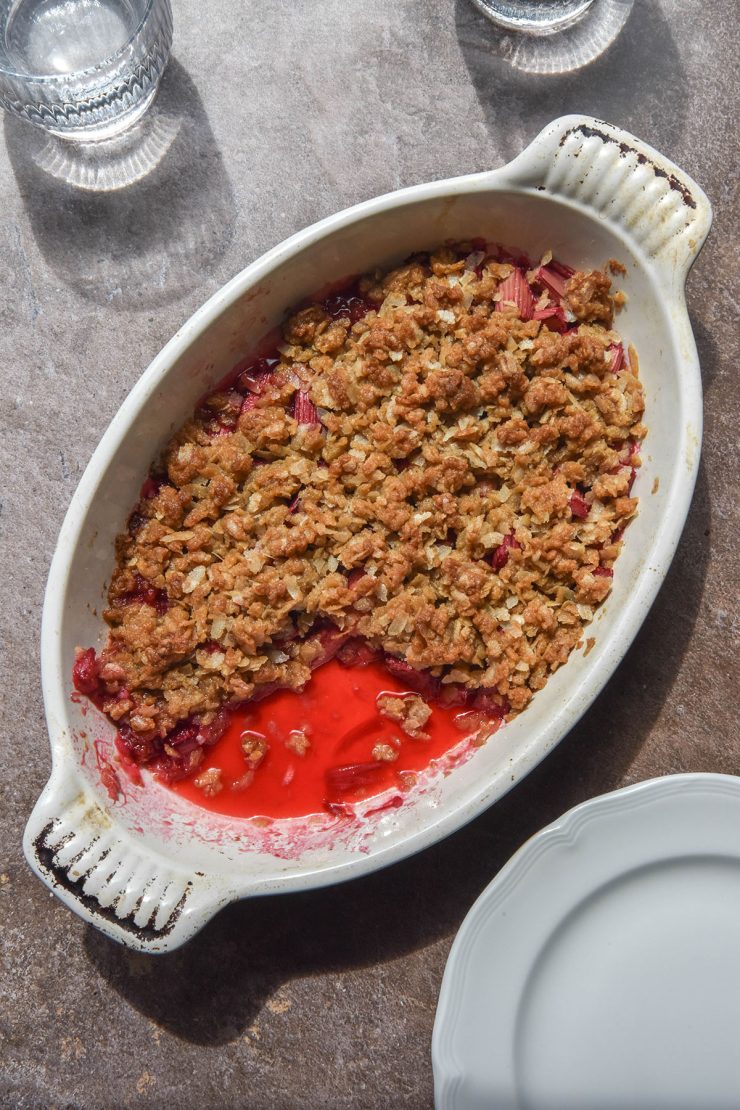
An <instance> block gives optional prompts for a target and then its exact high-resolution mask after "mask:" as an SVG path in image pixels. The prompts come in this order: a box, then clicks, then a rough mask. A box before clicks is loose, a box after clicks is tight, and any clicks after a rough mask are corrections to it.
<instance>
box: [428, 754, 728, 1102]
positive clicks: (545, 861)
mask: <svg viewBox="0 0 740 1110" xmlns="http://www.w3.org/2000/svg"><path fill="white" fill-rule="evenodd" d="M739 829H740V779H738V778H734V777H731V776H729V775H701V774H697V775H671V776H668V777H667V778H662V779H653V780H651V781H649V782H644V783H639V784H638V785H637V786H630V787H627V788H626V789H624V790H618V791H616V792H615V793H613V794H606V795H604V796H603V797H600V798H594V799H592V800H591V801H588V802H585V803H584V804H583V805H580V806H577V807H576V808H575V809H573V810H571V811H570V812H569V813H567V814H566V815H565V816H564V817H561V818H560V820H558V821H556V822H555V823H554V824H552V825H549V826H548V828H546V829H544V830H543V831H542V832H540V833H538V834H537V835H536V836H535V837H533V838H532V839H531V840H529V841H528V842H527V843H526V844H525V845H524V847H522V848H521V849H520V850H519V851H518V852H517V853H516V855H515V856H513V857H512V859H511V860H510V861H509V863H508V864H507V865H506V866H505V867H504V868H503V869H502V870H501V871H500V872H499V874H498V875H497V876H496V878H495V879H494V880H493V882H492V883H491V884H490V886H488V887H487V888H486V889H485V891H484V892H483V894H482V895H481V896H480V898H479V899H478V901H477V902H476V903H475V905H474V906H473V908H472V909H471V911H470V913H469V914H468V916H467V917H466V919H465V921H464V922H463V925H462V927H461V929H460V932H459V933H458V935H457V938H456V939H455V942H454V944H453V946H452V950H451V952H450V956H449V960H448V962H447V968H446V970H445V975H444V980H443V983H442V991H441V995H440V1000H439V1007H438V1010H437V1019H436V1023H435V1027H434V1038H433V1045H432V1056H433V1062H434V1080H435V1096H436V1106H437V1110H483V1108H484V1107H485V1108H486V1110H626V1108H627V1107H629V1108H631V1110H737V1107H738V1106H740V1052H739V1051H738V1043H737V1037H738V1029H740V836H738V830H739Z"/></svg>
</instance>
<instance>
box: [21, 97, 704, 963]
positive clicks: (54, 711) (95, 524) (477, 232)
mask: <svg viewBox="0 0 740 1110" xmlns="http://www.w3.org/2000/svg"><path fill="white" fill-rule="evenodd" d="M710 222H711V209H710V206H709V202H708V200H707V198H706V196H705V195H704V193H703V192H702V191H701V189H700V188H699V187H698V186H697V185H696V184H695V183H694V182H693V181H692V180H691V179H690V178H688V177H687V176H686V175H685V174H684V173H682V172H681V170H679V169H678V168H677V167H676V166H674V165H672V164H671V163H670V162H669V161H668V160H667V159H666V158H664V157H663V156H662V155H660V154H658V153H657V152H656V151H654V150H652V149H651V148H650V147H648V146H646V145H645V144H644V143H641V142H640V141H638V140H637V139H635V138H633V137H632V136H631V135H629V134H626V133H625V132H623V131H621V130H619V129H618V128H616V127H612V126H610V125H608V124H605V123H602V122H600V121H598V120H595V119H591V118H589V117H584V116H567V117H565V118H563V119H559V120H556V121H555V122H554V123H552V124H551V125H550V126H549V127H547V128H546V129H545V130H544V131H543V132H542V133H541V134H540V135H538V136H537V138H536V139H535V140H534V142H533V143H532V144H531V145H530V146H529V147H528V148H527V150H525V151H524V153H523V154H521V155H520V156H519V157H518V158H516V159H515V160H514V161H513V162H511V163H509V165H507V166H503V167H502V168H501V169H497V170H493V171H491V172H487V173H479V174H473V175H471V176H468V177H460V178H456V179H453V180H450V181H439V182H434V183H432V184H428V185H418V186H414V187H412V188H409V189H403V190H401V191H399V192H396V193H392V194H390V195H388V196H384V197H379V198H377V199H376V200H371V201H368V202H366V203H364V204H360V205H357V206H356V207H354V208H350V209H348V210H347V211H345V212H341V213H339V214H338V215H336V216H332V217H330V218H329V219H326V220H323V221H321V222H320V223H318V224H315V225H314V226H313V227H309V228H307V229H306V230H305V231H301V232H299V233H298V234H297V235H294V236H293V237H292V238H291V239H288V240H287V241H286V242H284V243H282V244H281V245H280V246H278V247H275V248H274V250H271V251H269V252H268V253H267V254H265V255H264V256H263V257H262V258H260V259H258V260H257V261H256V262H254V263H252V264H251V265H250V266H248V267H247V268H246V269H245V270H243V271H242V273H240V274H239V275H238V276H237V277H235V278H234V279H233V280H232V281H231V282H229V284H228V285H226V286H225V287H224V288H223V289H221V290H220V292H218V293H216V294H215V296H213V297H212V298H211V299H210V300H209V301H208V303H207V304H206V305H204V306H203V307H202V308H201V309H199V310H198V311H197V312H196V313H195V315H194V316H193V317H192V318H191V319H190V320H189V321H188V322H187V323H186V324H185V325H184V326H183V327H182V328H181V329H180V331H179V332H178V333H177V334H176V335H175V336H174V338H173V339H172V340H171V341H170V342H169V343H168V344H167V346H166V347H165V348H164V350H163V351H162V353H161V354H160V355H158V356H157V358H155V360H154V362H153V363H152V364H151V366H150V367H149V369H148V370H147V371H146V373H145V374H144V375H143V377H142V378H141V380H140V381H139V382H138V384H137V385H136V387H135V388H134V389H133V390H132V392H131V394H130V395H129V397H128V398H127V400H126V401H125V403H124V404H123V405H122V407H121V409H120V411H119V412H118V414H117V415H116V417H115V418H114V420H113V421H112V423H111V425H110V427H109V429H108V431H107V432H106V434H105V436H104V437H103V439H102V441H101V443H100V445H99V447H98V448H97V450H96V452H95V454H94V455H93V457H92V460H91V462H90V465H89V466H88V468H87V470H86V471H85V474H84V476H83V478H82V481H81V482H80V485H79V487H78V489H77V492H76V493H75V496H74V498H73V500H72V504H71V505H70V508H69V512H68V513H67V516H66V519H65V521H64V525H63V527H62V530H61V534H60V537H59V542H58V545H57V549H56V553H55V555H54V559H53V563H52V567H51V572H50V575H49V582H48V587H47V591H46V600H45V604H44V615H43V628H42V645H41V650H42V667H43V688H44V697H45V703H46V715H47V721H48V727H49V734H50V738H51V748H52V759H53V770H52V774H51V778H50V780H49V783H48V785H47V786H46V788H45V789H44V791H43V793H42V795H41V798H40V799H39V801H38V803H37V805H36V807H35V809H34V811H33V814H32V816H31V818H30V821H29V823H28V827H27V829H26V834H25V840H24V847H25V852H26V857H27V859H28V861H29V863H30V865H31V867H32V868H33V869H34V871H35V872H36V873H37V874H38V875H39V876H40V878H41V879H43V881H44V882H45V883H47V884H48V885H49V886H50V887H51V889H52V890H54V891H55V893H56V894H58V896H59V897H60V898H61V899H62V900H63V901H64V902H65V903H66V904H67V905H68V906H70V907H71V908H72V909H73V910H75V911H76V912H77V913H78V914H80V916H81V917H83V918H84V919H86V920H87V921H89V922H91V923H92V924H94V925H96V926H97V927H98V928H100V929H102V930H103V931H104V932H105V933H107V934H108V935H109V936H111V937H114V938H115V939H117V940H119V941H122V942H123V943H125V944H127V945H130V946H131V947H132V948H136V949H139V950H141V951H149V952H163V951H166V950H169V949H172V948H175V947H177V946H178V945H180V944H182V943H183V941H185V940H187V939H188V938H189V937H191V936H192V935H193V934H194V933H195V932H196V931H197V930H198V929H200V928H201V927H202V926H203V924H204V923H205V922H206V921H207V920H208V919H209V918H210V917H211V916H212V915H213V914H214V913H215V912H216V911H217V910H218V909H219V908H220V907H222V906H224V905H226V904H227V903H228V902H231V901H233V900H234V899H238V898H244V897H247V896H250V895H256V894H266V893H272V892H278V891H293V890H299V889H306V888H309V887H318V886H323V885H328V884H330V883H336V882H339V881H341V880H343V879H349V878H351V877H356V876H359V875H362V874H365V873H367V872H369V871H373V870H375V869H376V868H379V867H384V866H385V865H387V864H389V863H392V862H395V861H397V860H399V859H402V858H403V857H405V856H408V855H410V854H411V853H413V852H417V851H419V850H420V849H422V848H424V847H426V846H428V845H429V844H432V843H434V842H435V841H438V840H440V839H441V838H442V837H444V836H447V835H448V834H449V833H451V832H453V831H454V830H455V829H458V828H459V827H460V826H461V825H463V824H465V822H467V821H470V820H471V819H472V818H473V817H475V816H476V815H477V814H479V813H481V812H482V811H483V810H484V809H485V808H486V807H487V806H489V805H491V803H492V802H494V801H496V799H498V798H500V797H501V796H502V795H503V794H504V793H505V792H506V791H507V790H509V789H510V788H511V786H512V785H513V784H514V783H515V782H517V781H518V780H519V779H520V778H522V776H523V775H526V774H527V772H528V771H530V770H531V769H532V768H533V767H534V766H535V765H536V764H537V763H539V761H540V760H541V759H542V758H543V756H544V755H546V754H547V752H548V751H550V749H551V748H552V747H553V746H554V745H555V744H557V743H558V741H559V740H560V739H561V738H562V737H563V736H564V735H565V733H566V732H567V731H568V730H569V729H570V728H571V727H572V725H573V724H574V723H575V722H576V721H577V720H578V718H579V717H580V716H581V714H582V713H583V712H584V710H585V709H587V707H588V706H589V705H590V704H591V702H592V701H593V699H594V698H595V697H596V695H597V694H598V693H599V691H600V690H601V688H602V687H603V686H604V684H605V683H606V681H607V680H608V679H609V677H610V675H611V674H612V673H613V671H614V669H615V667H616V666H617V664H618V663H619V661H620V659H621V658H622V656H623V655H624V653H625V651H626V649H627V647H628V646H629V644H630V642H631V641H632V639H633V637H634V636H635V633H636V632H637V630H638V628H639V627H640V625H641V623H642V621H643V620H644V618H645V615H646V613H647V611H648V609H649V608H650V605H651V603H652V601H653V599H654V597H655V595H656V593H657V591H658V588H659V586H660V584H661V582H662V580H663V578H664V576H665V574H666V571H667V569H668V566H669V563H670V561H671V558H672V556H673V553H674V551H675V548H676V544H677V543H678V539H679V536H680V534H681V529H682V527H683V523H684V520H685V517H686V513H687V510H688V506H689V501H690V498H691V494H692V490H693V487H694V481H695V477H696V471H697V465H698V459H699V449H700V440H701V423H702V418H701V386H700V377H699V367H698V362H697V354H696V347H695V344H694V340H693V336H692V334H691V328H690V324H689V319H688V315H687V312H686V306H685V302H684V283H685V280H686V275H687V273H688V270H689V268H690V266H691V264H692V263H693V261H694V260H695V258H696V256H697V254H698V252H699V250H700V249H701V246H702V244H703V242H704V239H705V237H706V235H707V232H708V230H709V226H710ZM473 236H484V237H485V238H487V239H488V240H490V241H498V242H503V243H505V244H506V245H509V246H512V247H513V246H516V247H519V248H521V249H523V250H524V251H526V252H527V253H528V254H530V255H531V256H532V257H535V258H536V257H539V256H540V255H541V254H542V253H544V251H545V250H547V249H551V250H552V251H553V253H554V254H555V255H556V256H557V257H560V258H562V259H563V260H564V261H567V262H569V263H571V264H572V265H577V266H586V267H588V266H594V267H596V266H602V265H603V264H604V263H605V261H606V260H607V259H609V258H612V257H614V258H617V259H619V260H620V261H622V262H623V263H624V265H625V266H626V268H627V273H626V276H625V277H624V279H620V282H619V284H620V286H621V287H622V288H623V289H624V290H625V292H626V293H627V294H628V298H629V299H628V303H627V307H626V309H625V311H624V312H623V313H622V315H621V316H620V320H619V327H620V329H621V331H622V333H623V334H624V335H625V337H626V339H627V341H629V342H631V343H633V344H634V345H635V347H636V348H637V350H638V352H639V356H640V371H641V375H642V379H643V382H644V385H645V390H646V398H647V416H646V420H647V423H648V426H649V434H648V438H647V440H646V443H645V446H644V451H643V457H644V460H645V465H644V467H643V469H642V470H641V471H640V474H639V477H638V480H637V485H636V492H637V494H638V495H639V496H640V498H641V503H640V512H639V516H638V517H637V519H636V520H635V521H634V522H633V523H632V524H631V525H630V527H629V529H628V530H627V533H626V540H625V544H624V550H623V553H622V555H621V556H620V559H619V562H618V564H617V568H616V573H615V577H614V588H613V591H612V593H611V595H610V597H609V599H608V600H607V602H606V604H605V605H604V606H603V607H602V609H601V610H600V611H599V613H598V616H597V619H596V620H595V621H594V623H593V625H592V627H591V629H590V630H589V635H591V636H593V637H595V646H594V647H593V649H592V650H591V651H590V652H588V654H584V652H582V651H578V652H574V653H573V655H572V656H571V658H570V660H569V662H568V663H567V665H566V666H564V667H563V668H562V669H561V670H560V671H559V672H558V673H557V674H556V675H555V676H554V677H553V678H551V679H550V681H549V683H548V685H547V687H546V688H545V689H544V690H543V691H541V692H540V693H538V694H537V696H536V697H535V698H534V700H533V702H532V703H531V705H530V706H529V707H528V708H527V710H526V711H525V712H524V713H523V714H521V715H520V716H519V717H518V718H517V719H516V720H514V721H513V722H512V723H510V724H507V725H506V726H505V727H504V728H502V729H501V730H500V731H499V732H498V733H497V734H496V735H495V737H493V738H492V739H491V740H489V742H488V744H486V745H485V746H484V747H482V748H480V749H477V750H475V752H474V754H472V755H471V756H470V758H467V759H462V760H460V761H459V763H458V765H456V766H455V767H454V770H453V771H452V773H449V774H443V773H442V771H441V770H440V771H437V772H436V773H433V774H430V775H428V776H426V777H425V778H424V779H423V780H422V782H421V783H420V785H419V786H418V787H417V788H416V789H415V790H414V791H412V792H411V793H410V794H409V796H408V797H407V799H406V801H405V803H404V805H403V806H401V807H400V808H398V809H392V810H389V811H386V812H384V813H380V814H376V815H375V816H373V817H368V818H366V819H363V820H359V821H357V822H353V823H349V824H348V823H347V822H344V823H340V824H339V825H338V826H337V825H336V824H335V821H336V819H334V818H330V817H329V816H328V815H327V817H326V818H325V819H318V821H317V822H316V823H314V824H313V825H311V826H310V828H309V829H308V831H307V830H306V829H305V828H302V829H301V828H299V827H298V826H297V825H296V824H294V823H291V822H289V821H282V822H275V823H273V824H272V825H269V826H267V827H260V826H258V825H255V824H254V823H252V822H248V821H239V820H236V819H232V818H227V817H222V816H219V815H216V814H212V813H209V812H207V811H205V810H202V809H200V808H197V807H194V806H190V805H188V803H186V802H185V801H184V800H183V799H181V798H179V797H177V796H175V795H173V794H172V792H170V791H167V790H166V789H165V788H164V787H161V786H159V785H158V784H156V783H154V782H149V783H148V784H147V785H146V787H145V788H136V787H128V788H127V789H126V793H125V797H123V798H119V800H118V801H116V802H115V803H114V802H111V801H110V799H109V798H108V796H107V794H106V791H105V789H104V788H103V787H102V786H101V784H100V781H99V773H98V769H97V767H96V754H98V753H102V754H105V752H106V750H107V749H108V748H109V746H110V744H111V741H112V728H111V726H110V725H109V724H108V722H107V721H105V720H104V719H103V718H102V717H101V716H100V715H99V714H98V713H97V712H96V711H95V710H93V709H91V708H90V707H89V706H86V705H83V704H80V703H79V702H76V701H74V700H72V698H71V694H72V687H71V680H70V676H71V671H72V664H73V660H74V650H75V646H76V645H78V644H79V645H85V646H87V645H89V644H94V645H100V644H101V643H102V641H103V639H104V628H103V625H102V622H101V619H100V617H99V613H100V610H101V607H102V605H103V601H104V596H105V590H106V585H107V578H108V575H109V573H110V569H111V565H112V558H113V540H114V537H115V535H116V533H117V532H118V531H120V530H121V529H122V527H123V526H124V524H125V521H126V519H127V515H128V513H129V511H130V509H131V506H132V505H133V504H134V502H135V501H136V499H137V495H138V490H139V487H140V485H141V482H142V480H143V479H144V477H145V475H146V472H147V469H148V466H149V463H150V461H151V460H152V459H153V458H154V456H155V455H156V454H157V452H158V451H159V450H160V448H161V447H162V446H163V445H164V443H165V442H166V440H167V439H168V438H169V436H170V434H171V433H172V431H173V430H174V429H175V428H176V427H177V426H178V425H179V424H181V423H182V422H183V421H184V420H185V419H186V418H187V417H188V415H189V414H190V413H191V411H192V408H193V406H194V403H195V402H196V400H197V398H199V397H200V396H201V395H202V394H203V393H204V392H205V391H206V390H207V389H208V388H209V387H211V386H213V385H214V384H215V383H216V382H217V381H218V380H219V379H220V378H221V377H223V376H224V375H225V374H226V373H227V372H228V371H229V370H230V369H231V368H232V366H234V364H235V363H236V362H237V361H238V360H239V359H240V358H241V357H243V356H244V355H246V354H249V353H250V350H253V349H254V347H255V345H256V344H257V342H258V340H259V339H260V338H261V337H262V336H263V335H264V334H265V333H267V332H268V331H269V330H270V329H271V328H273V327H274V326H275V325H276V324H278V323H279V322H280V321H281V319H282V318H283V315H284V313H285V311H286V309H288V308H289V307H290V306H291V305H294V304H295V303H297V302H299V301H301V300H302V299H303V298H304V297H306V296H308V295H310V294H311V293H313V292H314V291H315V290H317V289H319V288H321V287H322V286H323V285H324V284H325V283H326V282H328V281H331V280H333V279H337V278H340V277H343V276H345V275H348V274H354V273H360V272H362V271H364V270H366V269H368V268H371V267H373V266H376V265H378V266H386V265H388V264H391V263H394V262H397V261H399V260H401V259H403V258H404V257H405V256H407V255H408V254H410V253H412V252H413V251H415V250H420V249H422V248H425V247H431V246H434V245H436V244H438V243H440V242H442V241H443V240H445V239H462V238H466V237H473ZM94 741H97V747H96V745H95V744H94Z"/></svg>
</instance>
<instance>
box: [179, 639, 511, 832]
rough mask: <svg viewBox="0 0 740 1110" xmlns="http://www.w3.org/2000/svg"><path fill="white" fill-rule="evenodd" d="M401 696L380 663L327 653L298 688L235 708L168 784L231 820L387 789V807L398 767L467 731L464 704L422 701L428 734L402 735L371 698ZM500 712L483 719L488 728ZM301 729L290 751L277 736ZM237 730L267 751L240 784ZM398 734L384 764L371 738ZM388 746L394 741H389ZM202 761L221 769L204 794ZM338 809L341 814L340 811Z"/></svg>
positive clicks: (406, 767) (341, 805)
mask: <svg viewBox="0 0 740 1110" xmlns="http://www.w3.org/2000/svg"><path fill="white" fill-rule="evenodd" d="M384 691H385V692H388V693H394V694H399V693H407V692H410V691H409V688H408V686H404V684H403V682H402V681H400V680H398V679H396V678H395V677H394V676H393V675H391V674H390V673H389V672H388V670H386V668H385V667H384V666H382V665H381V664H380V663H376V662H372V663H368V664H367V665H365V666H345V665H343V664H341V663H339V662H338V661H337V660H336V659H333V660H331V661H330V662H328V663H325V664H324V665H323V666H322V667H319V668H318V669H317V670H316V671H315V672H314V674H313V675H312V677H311V681H310V682H309V683H308V685H307V686H306V687H305V689H304V690H303V691H302V692H300V693H299V692H296V691H293V690H279V691H277V692H276V693H274V694H271V695H270V696H269V697H267V698H265V699H264V701H260V702H256V703H255V704H254V705H251V706H245V707H244V708H243V709H239V710H237V711H235V713H234V715H233V717H232V720H231V724H230V725H229V727H228V729H227V730H226V732H225V733H224V735H223V736H222V738H221V739H220V740H219V741H218V743H216V744H215V745H214V746H213V747H212V748H209V749H208V751H207V752H206V758H205V759H204V761H203V763H202V764H201V766H200V768H199V769H198V772H196V774H195V775H194V776H191V777H190V778H189V779H183V780H181V781H180V782H175V783H173V784H172V785H171V787H170V789H172V790H174V791H175V792H176V793H177V794H179V795H181V796H182V797H183V798H187V799H188V801H190V802H194V803H195V804H196V805H199V806H203V807H205V808H206V809H210V810H213V811H215V812H217V813H225V814H228V815H230V816H232V817H257V816H261V817H272V818H276V817H301V816H305V815H307V814H312V813H324V814H326V812H327V810H328V811H329V812H330V813H337V814H342V813H343V812H345V807H347V806H351V804H352V803H353V802H358V801H361V800H363V799H365V798H368V797H372V796H373V795H375V794H381V793H385V792H386V791H388V790H389V789H390V788H396V789H397V791H398V794H397V795H396V796H395V797H393V798H392V799H391V802H390V804H391V805H399V804H400V802H401V798H402V791H403V790H405V789H407V787H408V785H409V778H408V774H407V773H408V772H418V771H423V770H424V769H425V768H427V767H429V765H430V764H431V763H432V761H433V760H435V759H439V758H440V756H443V755H445V753H447V752H448V751H450V749H452V748H454V747H455V746H456V745H458V744H460V742H461V741H462V740H463V739H464V738H465V736H466V734H468V735H469V734H470V733H471V732H472V731H473V728H471V725H470V724H468V723H466V717H467V719H468V721H469V720H470V716H471V714H470V711H469V710H467V711H466V709H465V707H464V706H459V705H458V706H455V707H452V708H450V707H447V706H441V705H435V704H434V703H433V702H431V709H432V715H431V717H430V718H429V720H428V721H427V723H426V724H425V725H424V732H426V733H428V735H429V739H428V740H420V739H412V738H411V737H409V736H406V734H405V733H404V732H402V730H401V729H400V726H399V725H398V724H397V723H396V722H394V721H389V720H387V719H386V718H385V717H381V716H380V714H379V713H378V710H377V706H376V703H375V699H376V698H377V696H378V695H379V694H381V693H383V692H384ZM499 724H500V719H497V718H493V719H491V720H490V724H489V722H488V720H487V721H486V725H485V730H484V731H485V732H486V733H490V732H493V731H494V730H495V729H496V727H497V726H498V725H499ZM295 729H302V730H303V731H304V732H305V733H306V734H307V736H308V738H309V741H310V745H311V746H310V748H309V750H308V751H307V752H306V754H305V755H303V756H300V755H297V754H296V753H295V752H294V751H292V750H291V749H290V748H289V747H287V746H286V744H285V741H286V739H288V736H289V734H290V732H291V731H292V730H295ZM245 730H249V731H251V732H257V733H261V734H262V735H263V736H264V737H265V738H266V739H267V741H268V743H269V750H268V752H267V754H266V756H265V757H264V759H263V761H262V762H261V763H260V765H259V766H258V767H257V768H256V770H255V771H254V777H253V779H252V781H251V782H250V783H249V785H247V786H246V787H241V788H239V787H238V786H237V787H235V786H234V785H233V784H234V783H236V782H237V781H238V780H239V779H241V778H243V776H244V773H245V770H246V764H245V760H244V755H243V754H242V750H241V746H240V740H241V735H242V733H243V732H244V731H245ZM394 740H396V741H400V745H399V746H398V749H397V750H398V758H397V759H396V760H395V761H394V762H393V763H385V762H381V761H379V760H376V759H374V757H373V748H374V747H375V745H376V744H378V743H383V744H389V745H393V741H394ZM394 746H395V745H394ZM211 767H217V768H219V769H220V771H221V781H222V784H223V788H222V790H221V791H220V792H219V793H217V794H216V795H215V796H213V797H207V796H206V795H205V794H204V792H203V790H202V789H200V788H199V787H197V786H195V784H194V781H193V780H194V778H197V777H198V774H199V773H202V771H203V770H205V769H207V768H211ZM347 812H348V811H347Z"/></svg>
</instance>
